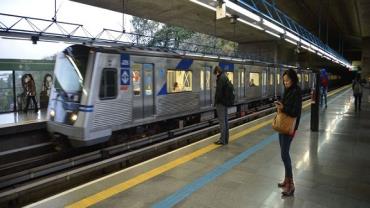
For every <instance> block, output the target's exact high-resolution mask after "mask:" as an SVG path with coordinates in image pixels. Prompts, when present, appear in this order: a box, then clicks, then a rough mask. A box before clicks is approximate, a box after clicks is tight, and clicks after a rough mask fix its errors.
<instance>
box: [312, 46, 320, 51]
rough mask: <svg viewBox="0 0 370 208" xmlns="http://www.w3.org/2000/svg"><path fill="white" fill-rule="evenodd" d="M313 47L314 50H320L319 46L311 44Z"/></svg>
mask: <svg viewBox="0 0 370 208" xmlns="http://www.w3.org/2000/svg"><path fill="white" fill-rule="evenodd" d="M311 48H312V49H313V50H315V51H318V50H319V48H318V47H316V46H315V45H311Z"/></svg>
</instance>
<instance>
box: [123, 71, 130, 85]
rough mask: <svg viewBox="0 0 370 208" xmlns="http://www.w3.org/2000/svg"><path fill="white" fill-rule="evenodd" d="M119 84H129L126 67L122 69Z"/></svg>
mask: <svg viewBox="0 0 370 208" xmlns="http://www.w3.org/2000/svg"><path fill="white" fill-rule="evenodd" d="M121 84H122V85H129V84H130V74H129V70H128V69H122V74H121Z"/></svg>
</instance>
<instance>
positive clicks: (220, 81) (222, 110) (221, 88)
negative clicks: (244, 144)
mask: <svg viewBox="0 0 370 208" xmlns="http://www.w3.org/2000/svg"><path fill="white" fill-rule="evenodd" d="M213 74H215V75H216V76H217V81H216V93H215V107H216V111H217V117H218V121H219V123H220V129H221V138H220V139H219V140H218V141H217V142H215V144H218V145H226V144H228V143H229V123H228V119H227V106H226V104H225V103H226V102H225V97H224V95H225V90H226V85H227V84H228V83H227V82H228V78H227V77H226V75H225V73H224V72H223V71H222V69H221V68H220V67H219V66H216V67H215V69H214V70H213Z"/></svg>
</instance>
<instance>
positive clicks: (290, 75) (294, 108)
mask: <svg viewBox="0 0 370 208" xmlns="http://www.w3.org/2000/svg"><path fill="white" fill-rule="evenodd" d="M283 81H284V87H285V90H284V95H283V99H282V100H281V101H280V102H276V103H275V105H276V108H277V109H278V110H280V111H282V112H284V113H285V114H287V115H288V116H290V117H294V118H296V124H295V128H294V132H293V134H292V135H287V134H281V133H279V143H280V152H281V159H282V161H283V163H284V168H285V179H284V181H283V182H281V183H278V187H281V188H283V192H281V193H282V194H283V195H284V196H291V195H293V194H294V191H295V187H294V182H293V171H292V162H291V159H290V154H289V150H290V144H291V143H292V140H293V138H294V136H295V132H296V130H297V129H298V126H299V120H300V117H301V111H302V92H301V88H300V87H299V86H298V84H297V83H298V76H297V73H296V72H295V71H294V70H293V69H289V70H287V71H285V72H284V74H283Z"/></svg>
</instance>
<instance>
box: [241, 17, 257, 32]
mask: <svg viewBox="0 0 370 208" xmlns="http://www.w3.org/2000/svg"><path fill="white" fill-rule="evenodd" d="M237 20H238V21H240V22H242V23H244V24H247V25H249V26H252V27H254V28H256V29H259V30H263V28H262V27H260V26H258V25H256V24H253V23H250V22H248V21H245V20H243V19H240V18H238V19H237Z"/></svg>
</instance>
